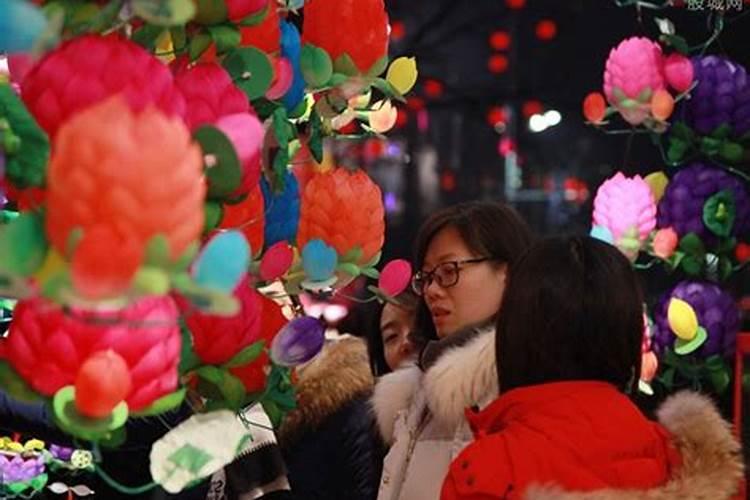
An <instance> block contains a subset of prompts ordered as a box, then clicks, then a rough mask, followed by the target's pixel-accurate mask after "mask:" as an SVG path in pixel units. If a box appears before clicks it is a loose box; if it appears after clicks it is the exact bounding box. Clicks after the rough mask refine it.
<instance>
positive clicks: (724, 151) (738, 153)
mask: <svg viewBox="0 0 750 500" xmlns="http://www.w3.org/2000/svg"><path fill="white" fill-rule="evenodd" d="M744 154H745V149H744V148H743V147H742V145H741V144H737V143H736V142H730V141H725V142H723V143H722V144H721V146H720V148H719V156H721V157H722V158H723V159H725V160H727V161H729V162H731V163H737V162H739V161H741V160H742V157H743V156H744Z"/></svg>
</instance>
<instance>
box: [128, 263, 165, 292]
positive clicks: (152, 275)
mask: <svg viewBox="0 0 750 500" xmlns="http://www.w3.org/2000/svg"><path fill="white" fill-rule="evenodd" d="M133 286H134V287H135V289H136V290H138V291H139V292H141V293H142V294H144V295H166V294H168V293H169V289H170V282H169V275H168V274H167V273H166V272H165V271H164V270H163V269H159V268H156V267H149V266H143V267H141V268H140V269H138V271H137V272H136V274H135V277H134V278H133Z"/></svg>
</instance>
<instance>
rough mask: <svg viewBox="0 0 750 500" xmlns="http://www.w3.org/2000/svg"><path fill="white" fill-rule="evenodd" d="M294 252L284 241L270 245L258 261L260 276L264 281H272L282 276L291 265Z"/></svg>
mask: <svg viewBox="0 0 750 500" xmlns="http://www.w3.org/2000/svg"><path fill="white" fill-rule="evenodd" d="M293 260H294V252H293V251H292V247H291V246H289V243H287V242H286V241H279V242H278V243H276V244H274V245H272V246H271V247H270V248H269V249H268V250H266V253H265V254H263V259H262V260H261V261H260V277H261V279H262V280H264V281H272V280H275V279H277V278H280V277H282V276H283V275H284V274H286V272H287V271H288V270H289V268H290V267H291V266H292V261H293Z"/></svg>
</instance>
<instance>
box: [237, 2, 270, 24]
mask: <svg viewBox="0 0 750 500" xmlns="http://www.w3.org/2000/svg"><path fill="white" fill-rule="evenodd" d="M269 5H270V4H266V6H265V7H263V10H261V11H260V12H256V13H255V14H251V15H249V16H247V17H246V18H245V19H243V20H242V21H240V23H239V25H240V26H255V25H257V24H260V23H262V22H263V20H264V19H265V18H266V16H267V15H268V8H269Z"/></svg>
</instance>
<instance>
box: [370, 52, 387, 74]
mask: <svg viewBox="0 0 750 500" xmlns="http://www.w3.org/2000/svg"><path fill="white" fill-rule="evenodd" d="M387 67H388V56H387V55H385V56H383V57H381V58H380V59H378V60H377V61H375V62H374V63H373V64H372V66H370V69H369V70H367V76H371V77H376V76H378V75H380V74H382V73H383V71H385V69H386V68H387Z"/></svg>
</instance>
